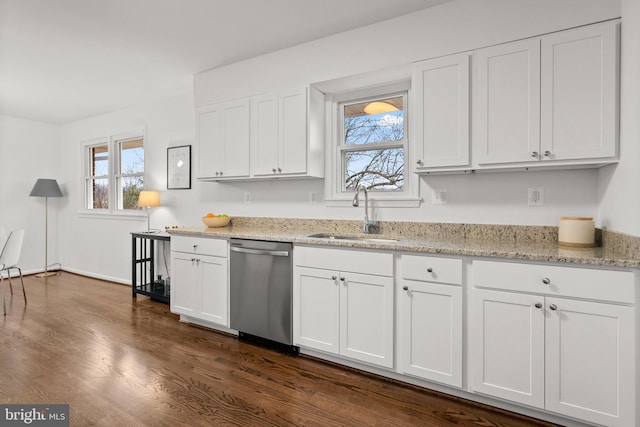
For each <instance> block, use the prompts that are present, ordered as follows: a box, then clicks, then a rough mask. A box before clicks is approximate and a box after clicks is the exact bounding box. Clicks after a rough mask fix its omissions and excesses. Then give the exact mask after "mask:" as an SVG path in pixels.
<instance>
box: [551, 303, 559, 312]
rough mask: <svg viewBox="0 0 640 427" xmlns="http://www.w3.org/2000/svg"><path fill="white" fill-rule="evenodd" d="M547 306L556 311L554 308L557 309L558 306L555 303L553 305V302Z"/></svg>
mask: <svg viewBox="0 0 640 427" xmlns="http://www.w3.org/2000/svg"><path fill="white" fill-rule="evenodd" d="M549 308H550V309H551V310H553V311H556V310H557V309H558V306H557V305H555V304H551V305H550V306H549Z"/></svg>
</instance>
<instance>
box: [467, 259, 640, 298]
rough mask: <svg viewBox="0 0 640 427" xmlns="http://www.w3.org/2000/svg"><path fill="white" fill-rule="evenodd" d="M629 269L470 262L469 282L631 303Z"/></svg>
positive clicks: (505, 288) (485, 286)
mask: <svg viewBox="0 0 640 427" xmlns="http://www.w3.org/2000/svg"><path fill="white" fill-rule="evenodd" d="M634 284H635V275H634V273H633V272H631V271H617V270H599V269H592V268H576V267H566V266H553V265H540V264H519V263H508V262H497V261H473V285H474V286H476V287H482V288H494V289H502V290H509V291H522V292H532V293H538V294H544V295H554V296H568V297H576V298H585V299H593V300H601V301H611V302H620V303H633V302H634V301H635V293H634V292H635V291H634V288H635V286H634Z"/></svg>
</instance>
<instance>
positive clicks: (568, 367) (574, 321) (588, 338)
mask: <svg viewBox="0 0 640 427" xmlns="http://www.w3.org/2000/svg"><path fill="white" fill-rule="evenodd" d="M515 271H519V272H520V274H521V275H522V280H515V277H514V272H515ZM574 279H576V280H577V279H580V282H579V283H576V280H574ZM603 279H604V281H602V280H603ZM634 280H635V279H634V276H633V274H632V273H631V272H622V271H603V270H590V269H579V268H570V267H558V266H541V265H533V264H515V263H501V262H491V261H475V262H474V286H475V288H474V289H472V290H471V291H470V302H469V308H470V322H469V325H470V331H469V336H470V349H469V351H470V352H469V358H470V362H471V364H470V378H469V379H470V385H471V388H472V389H473V390H474V391H476V392H481V393H484V394H488V395H491V396H496V397H499V398H502V399H506V400H510V401H513V402H518V403H522V404H525V405H529V406H532V407H536V408H540V409H545V410H548V411H551V412H555V413H557V414H561V415H564V416H569V417H573V418H576V419H580V420H583V421H587V422H593V423H597V424H602V425H607V426H632V425H635V423H634V420H635V417H636V414H635V405H636V403H635V392H636V391H635V385H634V384H635V379H634V378H635V376H636V375H635V371H636V361H635V352H636V349H635V335H634V334H635V332H634V330H635V327H634V324H635V308H634V307H632V306H628V305H623V304H618V303H617V302H620V303H625V302H626V303H628V304H632V303H634V301H633V299H631V300H627V301H618V300H620V299H624V295H629V296H630V297H631V298H632V296H633V288H634V286H635V282H634ZM492 283H495V285H492ZM507 283H511V284H512V289H511V290H512V291H513V292H510V291H508V289H505V284H507ZM576 285H579V286H581V287H582V288H584V292H585V294H591V296H592V297H594V298H596V299H600V300H602V301H598V302H595V301H583V300H579V299H574V298H566V297H565V295H566V296H571V294H572V293H573V292H574V289H576V288H575V286H576ZM480 287H493V288H494V289H483V288H480ZM536 288H537V289H536ZM496 289H497V290H496ZM532 291H535V292H536V293H535V294H534V293H531V292H532ZM612 302H616V303H612Z"/></svg>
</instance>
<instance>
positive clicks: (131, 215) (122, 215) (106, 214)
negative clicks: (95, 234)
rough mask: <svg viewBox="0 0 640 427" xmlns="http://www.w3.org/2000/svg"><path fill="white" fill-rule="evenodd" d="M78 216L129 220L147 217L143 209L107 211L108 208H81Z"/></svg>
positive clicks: (140, 219)
mask: <svg viewBox="0 0 640 427" xmlns="http://www.w3.org/2000/svg"><path fill="white" fill-rule="evenodd" d="M78 218H104V219H121V220H129V221H142V220H146V219H147V213H146V212H144V211H131V212H127V211H108V210H102V209H100V210H91V209H82V210H79V211H78Z"/></svg>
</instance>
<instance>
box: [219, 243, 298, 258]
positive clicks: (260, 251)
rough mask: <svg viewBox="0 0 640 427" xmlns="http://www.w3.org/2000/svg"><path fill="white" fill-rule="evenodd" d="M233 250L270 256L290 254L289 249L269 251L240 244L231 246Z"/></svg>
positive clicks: (286, 255)
mask: <svg viewBox="0 0 640 427" xmlns="http://www.w3.org/2000/svg"><path fill="white" fill-rule="evenodd" d="M231 250H232V251H233V252H242V253H245V254H253V255H270V256H284V257H288V256H289V251H269V250H264V249H249V248H242V247H238V246H231Z"/></svg>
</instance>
